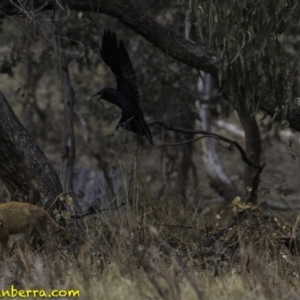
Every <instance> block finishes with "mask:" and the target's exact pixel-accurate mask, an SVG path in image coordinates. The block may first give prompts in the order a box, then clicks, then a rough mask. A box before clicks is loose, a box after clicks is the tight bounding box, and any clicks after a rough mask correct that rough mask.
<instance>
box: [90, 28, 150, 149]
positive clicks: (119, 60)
mask: <svg viewBox="0 0 300 300" xmlns="http://www.w3.org/2000/svg"><path fill="white" fill-rule="evenodd" d="M100 54H101V57H102V59H103V61H104V62H105V63H106V64H107V65H108V66H109V67H110V69H111V70H112V72H113V73H114V74H115V75H116V77H117V89H113V88H111V87H105V88H103V89H102V90H101V91H99V92H98V93H97V94H95V95H94V96H97V95H100V98H99V99H98V101H99V100H100V99H104V100H106V101H108V102H111V103H113V104H115V105H117V106H118V107H120V108H121V110H122V116H121V119H120V121H119V123H118V125H117V127H116V130H117V129H118V128H119V127H123V128H124V129H125V130H130V131H133V132H134V133H136V134H138V135H139V136H143V135H144V136H145V137H146V138H147V140H148V142H149V144H151V145H153V140H152V134H151V131H150V130H149V128H148V126H147V124H146V122H145V119H144V114H143V111H142V110H141V108H140V105H139V91H138V87H137V84H136V76H135V73H134V70H133V68H132V64H131V61H130V58H129V55H128V52H127V50H126V49H125V48H124V43H123V41H120V43H119V44H118V42H117V37H116V34H115V33H114V32H112V31H110V30H108V29H107V30H104V33H103V37H102V47H101V49H100Z"/></svg>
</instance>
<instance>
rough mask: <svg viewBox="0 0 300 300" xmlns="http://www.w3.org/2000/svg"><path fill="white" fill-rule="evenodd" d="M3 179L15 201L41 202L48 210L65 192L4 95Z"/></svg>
mask: <svg viewBox="0 0 300 300" xmlns="http://www.w3.org/2000/svg"><path fill="white" fill-rule="evenodd" d="M0 179H1V181H2V182H3V183H4V184H5V187H6V189H7V192H8V193H9V195H10V198H11V199H13V200H19V199H20V200H21V199H22V200H25V201H27V202H31V203H33V204H39V203H41V205H42V206H43V207H44V208H46V209H49V208H50V207H51V206H52V205H53V201H54V200H55V199H56V197H57V196H58V195H59V194H60V193H61V192H62V186H61V184H60V181H59V178H58V175H57V173H56V171H55V169H54V168H53V167H52V165H51V163H50V162H49V160H48V159H47V157H46V156H45V154H44V152H43V151H42V149H41V148H40V147H39V146H38V145H37V144H36V142H35V141H34V139H33V138H32V137H31V135H30V134H29V133H28V132H27V130H26V129H25V128H24V127H23V125H22V124H21V122H20V121H19V119H18V118H17V116H16V115H15V114H14V112H13V110H12V109H11V107H10V106H9V103H8V102H7V100H6V98H5V97H4V95H3V94H2V93H1V92H0ZM52 208H54V206H52Z"/></svg>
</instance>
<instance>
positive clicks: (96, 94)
mask: <svg viewBox="0 0 300 300" xmlns="http://www.w3.org/2000/svg"><path fill="white" fill-rule="evenodd" d="M98 95H100V98H99V99H98V100H97V102H99V101H100V100H101V99H102V94H100V92H99V93H97V94H95V95H93V96H92V97H95V96H98Z"/></svg>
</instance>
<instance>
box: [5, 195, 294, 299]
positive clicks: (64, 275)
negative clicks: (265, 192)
mask: <svg viewBox="0 0 300 300" xmlns="http://www.w3.org/2000/svg"><path fill="white" fill-rule="evenodd" d="M133 198H134V200H132V201H128V202H130V204H129V203H128V204H127V205H125V206H122V207H121V208H119V209H116V210H111V211H107V212H103V213H99V214H95V215H92V216H89V217H86V218H85V224H86V228H87V236H88V237H87V241H86V243H85V244H84V245H83V246H82V247H81V251H80V254H79V255H78V257H75V256H74V255H73V254H72V253H70V252H71V251H69V250H70V249H68V248H67V247H61V249H59V250H57V249H58V248H55V247H52V248H51V250H48V251H43V252H39V253H33V252H31V251H29V250H28V249H24V248H22V247H15V249H14V250H13V251H12V253H11V255H10V256H8V257H7V258H6V259H5V260H3V261H2V265H1V273H0V274H1V282H2V287H3V288H9V286H10V285H11V284H14V286H16V287H17V288H19V289H25V288H34V289H45V290H48V291H50V290H51V289H78V290H80V292H81V296H80V297H81V299H293V297H295V299H296V297H297V295H298V294H299V292H300V288H299V287H300V285H299V275H298V274H299V271H300V270H299V262H298V258H297V256H292V255H291V253H290V252H289V250H288V249H287V248H286V247H285V246H284V245H283V244H282V243H281V242H280V239H281V238H282V237H290V236H295V235H296V232H297V226H298V222H297V218H294V217H291V216H292V215H291V216H289V217H288V218H287V217H282V216H280V214H279V213H276V212H273V211H270V210H269V208H268V207H266V206H264V205H263V204H261V205H259V206H253V205H251V204H250V205H244V204H242V203H240V201H239V199H238V198H236V199H235V200H234V201H233V203H232V205H230V206H228V207H226V208H222V210H220V209H216V210H215V211H210V212H207V211H206V213H203V212H201V210H199V209H198V210H197V211H196V210H194V209H191V208H188V207H184V206H183V205H182V203H181V202H174V201H172V199H165V200H164V201H161V202H158V201H157V200H156V199H155V198H154V197H152V196H151V195H150V194H149V193H148V192H147V191H146V192H144V193H141V194H139V193H138V192H136V193H135V197H133Z"/></svg>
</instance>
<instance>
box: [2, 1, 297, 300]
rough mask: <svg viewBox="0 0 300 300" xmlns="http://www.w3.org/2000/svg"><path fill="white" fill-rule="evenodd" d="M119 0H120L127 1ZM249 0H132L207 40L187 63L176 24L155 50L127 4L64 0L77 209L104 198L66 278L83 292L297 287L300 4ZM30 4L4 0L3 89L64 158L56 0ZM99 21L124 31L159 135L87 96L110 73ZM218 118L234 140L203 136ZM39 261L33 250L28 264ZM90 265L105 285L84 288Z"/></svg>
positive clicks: (219, 128) (200, 292) (151, 295)
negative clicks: (177, 44) (139, 131)
mask: <svg viewBox="0 0 300 300" xmlns="http://www.w3.org/2000/svg"><path fill="white" fill-rule="evenodd" d="M37 2H38V3H37V4H41V1H37ZM54 2H55V1H54ZM74 2H76V1H74ZM102 2H104V3H103V7H104V9H106V6H105V5H106V2H107V1H102ZM115 2H116V5H118V4H119V5H120V14H122V13H123V14H124V11H125V8H123V6H122V5H123V4H122V3H123V2H122V1H121V2H122V3H121V2H120V1H117V0H116V1H115ZM127 2H128V3H130V2H129V1H127V0H126V1H124V7H125V6H126V5H127ZM242 2H243V3H238V1H225V2H224V3H223V4H222V5H220V6H218V3H217V1H210V2H209V3H208V2H207V1H196V0H194V1H177V2H176V1H159V2H154V1H143V0H141V1H137V2H136V3H134V7H136V9H137V11H142V12H143V13H147V15H148V16H150V18H151V19H152V20H154V21H155V22H157V23H159V24H160V25H162V26H163V27H165V28H168V30H169V31H170V32H175V33H176V36H175V35H174V36H173V35H172V34H170V39H174V40H175V39H176V38H178V39H179V37H180V38H182V39H184V40H185V42H187V45H185V46H184V47H186V49H193V48H189V47H197V49H198V50H199V49H200V50H199V51H202V50H201V49H202V47H203V49H204V50H205V51H206V50H207V53H208V54H209V55H210V57H209V56H207V57H208V59H207V61H206V60H205V55H203V57H201V59H199V60H198V61H197V60H196V61H197V63H195V65H194V66H193V60H192V59H193V58H191V59H189V57H190V56H191V57H192V55H191V54H190V52H189V53H188V52H187V53H186V55H185V54H184V53H183V54H182V56H180V54H178V53H176V51H174V49H172V48H170V49H168V33H166V38H164V37H162V38H161V39H163V41H165V45H166V46H165V50H163V51H162V50H161V49H159V48H163V47H164V46H163V44H164V42H160V40H159V38H158V39H157V40H156V39H155V37H153V36H151V33H150V31H149V37H148V36H143V33H141V34H138V32H137V31H138V29H136V27H138V26H137V25H136V23H134V21H133V22H132V24H130V21H128V20H127V19H126V17H124V18H125V19H124V18H123V17H120V21H121V22H122V23H123V24H122V23H121V22H119V21H118V20H117V19H116V18H113V17H112V16H109V15H107V13H106V12H105V11H104V13H106V14H97V13H92V12H93V11H95V10H94V9H91V11H90V12H88V11H84V10H80V9H78V8H76V7H75V10H73V9H72V7H71V8H70V9H69V8H68V7H67V6H65V10H64V12H63V27H62V30H63V35H64V36H63V42H64V47H65V48H64V49H63V51H64V52H65V54H66V57H67V60H68V67H69V71H70V77H71V85H72V88H73V90H74V94H75V105H74V128H75V141H76V160H75V170H74V180H73V184H74V193H75V197H76V198H77V200H78V202H79V205H80V207H81V209H82V212H83V213H84V212H87V211H90V210H91V207H93V208H95V207H96V209H98V210H103V209H109V210H108V211H105V212H98V213H97V212H95V213H94V214H92V215H91V216H88V217H86V218H84V221H83V222H84V224H85V229H86V231H87V232H88V234H87V236H88V238H87V242H86V244H85V245H84V246H83V249H84V250H82V257H81V262H80V263H81V265H80V266H79V267H78V265H76V267H74V266H73V265H72V266H66V268H70V269H71V270H72V268H74V270H75V271H74V274H75V275H74V276H73V279H72V280H70V282H71V284H75V285H78V286H79V287H81V288H82V290H83V294H84V295H87V296H86V297H87V298H86V299H94V298H95V299H97V298H96V296H95V295H102V297H104V298H103V299H110V297H111V299H120V298H119V297H120V295H122V294H123V293H124V294H126V295H131V296H132V297H133V298H131V299H142V298H143V299H144V298H147V299H188V298H186V297H189V299H205V297H208V296H209V298H210V299H217V298H219V297H220V295H221V297H225V298H227V297H235V298H236V299H238V298H239V299H240V297H248V298H249V299H252V298H253V299H254V298H256V299H257V297H259V299H269V298H270V299H283V296H284V295H285V297H290V296H293V295H297V293H298V292H299V287H298V286H299V276H298V272H299V266H298V263H299V262H298V258H297V256H292V255H291V253H290V252H293V251H292V250H291V244H290V245H289V247H284V246H283V245H282V243H280V242H279V239H280V238H281V239H282V238H286V239H290V238H292V241H293V242H294V241H297V232H298V223H299V218H298V209H299V207H300V203H299V196H300V187H299V179H300V176H299V168H300V165H299V155H300V147H299V128H300V126H299V124H300V123H299V122H300V121H299V117H298V115H299V112H298V110H299V99H300V98H299V95H300V93H299V71H298V69H299V55H300V52H299V47H300V44H299V30H300V29H299V16H300V14H299V4H297V1H288V2H286V1H277V2H278V3H276V4H272V3H273V2H272V1H267V0H266V1H254V0H253V1H250V0H249V1H242ZM33 3H34V1H33ZM51 3H52V2H51ZM78 3H79V4H78V5H79V6H78V7H79V8H80V7H81V6H80V5H81V2H80V1H78ZM37 4H33V6H32V10H30V9H29V6H28V7H26V8H25V6H24V7H23V10H22V9H21V10H20V11H18V13H15V12H14V11H13V10H11V7H10V4H9V1H8V2H7V3H6V4H3V6H2V7H1V5H0V12H1V16H2V18H1V19H0V91H1V92H2V93H3V95H4V96H5V98H6V99H7V100H8V102H9V105H10V106H11V108H12V109H13V111H14V113H15V114H16V116H17V118H18V119H19V120H20V121H21V123H22V124H23V126H24V127H25V128H26V130H27V131H28V132H29V134H30V135H31V136H32V137H33V139H34V140H35V141H36V143H37V144H38V145H39V146H40V147H41V148H42V150H43V152H44V153H45V155H46V156H47V158H48V159H49V160H50V162H51V164H52V165H53V166H54V168H55V169H56V170H57V172H58V173H59V170H60V165H61V155H62V153H61V148H62V140H63V127H64V124H65V123H64V100H63V94H62V82H61V78H60V76H59V71H58V66H57V57H56V54H55V53H56V52H55V51H54V48H53V20H52V10H51V8H49V7H48V6H47V5H48V4H47V5H45V6H42V5H40V6H36V9H37V7H40V10H41V11H39V12H37V11H36V10H35V9H34V7H35V5H37ZM5 5H7V6H5ZM49 5H50V4H49ZM51 5H52V4H51ZM82 5H83V4H82ZM128 5H129V4H128ZM130 5H131V4H130ZM130 5H129V7H130ZM75 6H76V3H75ZM121 6H122V7H121ZM12 7H14V6H13V5H12ZM57 7H58V9H60V4H59V5H58V6H57ZM87 7H88V5H87ZM95 7H96V6H95ZM116 7H117V6H116ZM8 8H9V9H8ZM18 9H20V8H18ZM99 9H100V12H101V4H100V8H99ZM114 9H115V11H116V14H118V8H114ZM114 9H112V11H113V12H114ZM86 10H88V9H86ZM108 14H109V13H108ZM112 15H113V14H112ZM124 24H125V25H126V24H127V25H128V24H129V25H128V26H124ZM145 24H146V25H147V22H146V21H145ZM146 25H145V26H146ZM135 26H136V27H135ZM105 28H109V29H110V30H113V31H115V32H116V34H117V38H118V40H119V41H120V40H123V41H124V44H125V48H126V49H127V51H128V53H129V56H130V59H131V61H132V64H133V68H134V70H135V73H136V77H137V84H138V87H139V92H140V105H141V108H142V109H143V111H144V116H145V120H146V122H147V123H148V124H149V128H150V130H151V132H152V135H153V140H154V146H150V145H148V143H147V141H146V140H145V139H143V144H142V145H139V146H138V142H137V137H136V135H135V134H133V133H131V132H126V131H124V130H123V129H119V130H118V131H115V126H116V124H117V122H118V120H119V118H120V109H119V108H118V107H116V106H114V105H112V104H111V103H108V102H106V101H102V100H101V101H99V102H97V101H96V100H97V99H96V98H92V95H94V94H95V93H96V92H98V91H99V90H100V89H101V88H103V87H106V86H111V87H115V86H116V79H115V76H114V75H113V73H112V72H111V70H110V69H109V67H108V66H107V65H105V64H104V62H103V61H102V59H101V56H100V53H99V48H100V44H101V37H102V32H103V30H104V29H105ZM130 28H132V29H133V30H131V29H130ZM145 28H146V27H145ZM140 30H141V32H143V29H140ZM149 30H150V29H149ZM160 34H161V35H163V34H165V33H164V31H162V32H160V33H157V35H158V36H160ZM145 35H147V34H145ZM147 39H148V40H149V41H150V42H151V43H152V44H151V43H149V41H147ZM156 42H157V44H155V43H156ZM173 46H174V44H172V43H171V46H170V47H173ZM158 47H159V48H158ZM204 50H203V51H204ZM169 51H170V53H169ZM188 51H191V52H192V51H193V50H188ZM164 52H165V53H164ZM194 53H196V50H195V52H194ZM208 54H207V55H208ZM176 55H177V59H174V57H175V58H176ZM197 55H198V54H197V53H196V54H195V57H197ZM185 57H186V58H185ZM185 59H186V62H185V61H184V60H185ZM183 62H185V63H183ZM196 64H198V65H196ZM199 66H200V67H199ZM201 66H203V68H201ZM209 74H210V75H209ZM0 115H1V112H0ZM2 117H3V116H2ZM158 122H161V123H163V124H164V125H163V126H161V125H159V124H158ZM164 126H165V127H164ZM168 126H169V127H170V128H167V127H168ZM169 129H171V130H169ZM180 130H191V131H190V132H188V131H186V132H185V133H183V132H180ZM192 131H206V132H208V133H206V134H204V135H203V134H202V135H199V134H193V132H192ZM210 132H211V133H214V134H217V135H220V136H221V137H224V138H225V139H222V138H219V137H216V136H215V137H214V138H212V137H211V138H209V137H207V136H209V135H210V134H209V133H210ZM201 136H204V137H203V138H200V139H198V140H195V141H191V140H193V139H195V138H197V137H201ZM245 136H246V138H245ZM226 139H228V140H229V141H227V142H226V141H225V140H226ZM234 142H237V143H238V144H239V145H240V146H241V147H242V148H243V149H244V152H243V153H244V154H245V156H246V157H247V159H248V163H247V162H245V160H242V159H241V152H240V151H238V149H237V147H236V144H235V143H234ZM259 145H261V150H260V149H259V148H260V146H259ZM0 147H1V145H0ZM242 155H243V154H242ZM249 161H250V163H249ZM251 163H252V164H254V165H256V166H259V167H260V169H259V168H256V169H255V168H254V167H253V165H251ZM0 167H1V166H0ZM0 188H1V201H2V202H4V201H8V200H11V198H13V197H11V195H9V193H7V191H6V189H5V185H4V184H3V183H1V182H0ZM64 192H68V191H65V190H64ZM14 200H19V199H14ZM53 200H54V199H52V200H50V201H53ZM249 202H250V204H249ZM120 205H121V206H122V207H119V206H120ZM116 206H117V207H118V208H116ZM89 234H90V235H89ZM295 243H296V242H295ZM299 245H300V243H299ZM294 248H296V252H297V246H293V249H294ZM282 251H283V252H282ZM282 253H284V254H282ZM293 254H295V253H293ZM87 257H88V258H87ZM287 257H288V258H287ZM11 259H14V257H13V258H11ZM43 259H44V260H43ZM48 259H49V257H48ZM56 259H57V264H59V258H56ZM41 260H42V261H44V263H45V264H47V259H45V258H41ZM35 261H36V259H35V258H34V257H33V256H30V258H28V264H29V265H30V264H32V265H33V266H35V263H36V262H35ZM90 265H91V266H92V267H91V270H88V268H87V266H90ZM83 266H84V267H83ZM2 267H3V266H2ZM48 267H49V266H48ZM3 268H4V267H3ZM45 268H46V269H47V267H45ZM58 268H59V271H58V273H59V274H60V275H58V277H59V276H61V277H63V276H64V275H63V274H64V270H63V269H60V268H61V267H58ZM20 269H21V270H22V271H20V272H21V273H20V274H22V276H24V279H22V280H23V281H22V284H21V286H23V287H24V286H26V285H27V284H29V283H31V284H36V283H37V282H35V281H34V280H32V278H31V277H30V276H29V273H30V272H32V271H28V269H26V268H25V271H24V270H23V269H22V268H20ZM133 270H135V271H136V273H135V271H133ZM24 274H25V275H24ZM45 274H46V275H45ZM45 274H44V275H43V276H44V277H43V280H44V281H43V284H44V285H45V286H47V284H46V282H47V278H48V275H49V277H51V276H52V275H53V274H52V273H51V270H49V268H48V269H47V271H45ZM137 274H138V276H137ZM249 274H251V275H249ZM271 274H272V275H271ZM155 276H157V278H156V277H155ZM235 276H236V277H235ZM53 277H55V276H53ZM215 277H219V278H221V281H219V282H216V281H214V280H215ZM13 278H14V275H10V276H8V279H7V282H11V281H13V280H14V279H13ZM82 278H84V280H86V281H87V282H89V283H88V284H91V285H93V280H98V282H100V285H99V286H98V287H97V288H95V290H93V293H90V292H89V291H88V289H87V288H84V285H81V284H82V283H81V281H82V280H83V279H82ZM124 278H127V280H128V281H126V282H125V281H124V282H123V279H124ZM124 280H125V279H124ZM201 280H202V281H201ZM70 282H67V281H63V284H60V286H63V287H69V285H70ZM43 284H42V285H43ZM52 284H54V285H55V284H58V280H56V279H52ZM139 284H140V285H141V286H142V288H139ZM111 286H119V287H120V288H118V289H112V288H111ZM274 287H276V288H274ZM254 288H257V291H256V292H252V290H253V289H254ZM189 289H190V290H192V292H191V293H189V292H188V290H189ZM108 295H109V296H108ZM224 295H225V296H224ZM88 297H90V298H88ZM225 298H224V299H225Z"/></svg>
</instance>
